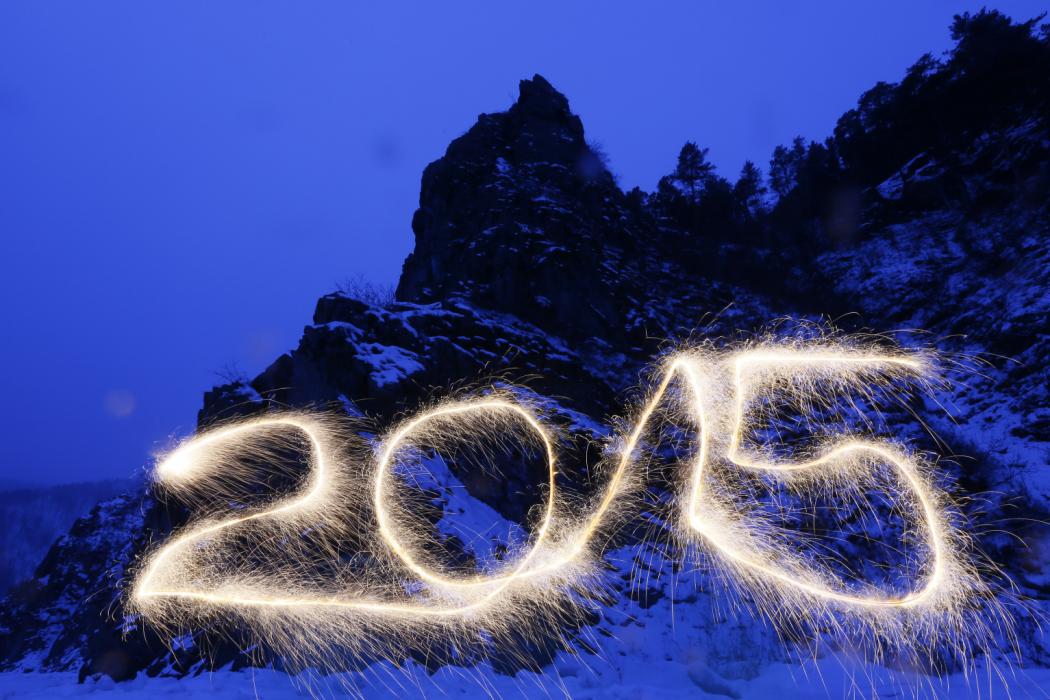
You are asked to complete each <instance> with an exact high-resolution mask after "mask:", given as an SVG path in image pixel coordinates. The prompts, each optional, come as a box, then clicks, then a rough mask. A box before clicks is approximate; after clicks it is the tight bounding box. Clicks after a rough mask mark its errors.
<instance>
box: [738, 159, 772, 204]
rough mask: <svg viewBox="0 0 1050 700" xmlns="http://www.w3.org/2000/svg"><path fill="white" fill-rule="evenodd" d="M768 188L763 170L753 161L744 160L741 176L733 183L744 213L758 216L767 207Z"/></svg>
mask: <svg viewBox="0 0 1050 700" xmlns="http://www.w3.org/2000/svg"><path fill="white" fill-rule="evenodd" d="M768 191H769V190H768V188H767V187H766V185H765V182H764V181H763V179H762V171H761V170H760V169H759V168H758V166H757V165H755V164H754V163H752V162H751V161H749V160H748V161H744V167H743V168H741V169H740V177H739V178H738V179H737V181H736V184H735V185H733V196H734V197H735V198H736V201H737V203H738V205H739V206H740V208H741V209H742V210H743V212H744V214H745V215H747V216H749V217H754V216H757V215H758V214H759V213H761V212H762V210H763V208H764V207H765V196H766V193H767V192H768Z"/></svg>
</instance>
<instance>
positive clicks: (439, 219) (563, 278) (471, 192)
mask: <svg viewBox="0 0 1050 700" xmlns="http://www.w3.org/2000/svg"><path fill="white" fill-rule="evenodd" d="M632 225H638V222H636V221H631V220H630V217H629V216H628V215H627V213H626V211H625V207H624V196H623V194H622V193H621V192H620V190H619V188H618V187H617V186H616V184H615V182H614V181H613V178H612V176H611V175H610V174H609V172H608V170H607V169H606V167H605V165H604V164H603V163H602V161H601V159H600V158H599V156H598V155H597V154H596V153H594V152H593V151H592V150H591V149H590V148H589V147H588V145H587V142H586V141H585V140H584V134H583V125H582V123H581V122H580V119H579V117H577V116H576V115H574V114H572V112H570V111H569V102H568V100H567V99H566V98H565V97H564V96H563V95H561V94H560V93H558V92H557V91H556V90H555V89H554V88H553V87H551V85H550V83H548V82H547V81H546V80H544V79H543V78H542V77H540V76H538V75H537V76H536V77H534V78H533V79H532V80H523V81H522V82H521V85H520V96H519V98H518V101H517V102H516V103H515V104H514V105H513V106H512V107H511V108H510V109H509V110H507V111H506V112H502V113H499V114H483V115H481V116H480V117H479V118H478V122H477V124H475V125H474V126H473V127H472V128H471V129H470V131H468V132H467V133H466V134H464V135H463V136H461V137H459V138H458V139H456V140H455V141H453V142H452V143H451V144H450V145H449V147H448V151H447V152H446V153H445V156H444V157H442V158H440V159H439V160H437V161H435V162H433V163H431V164H430V165H429V166H427V169H426V170H425V171H424V173H423V183H422V187H421V190H420V196H419V209H418V210H417V211H416V213H415V216H414V217H413V219H412V230H413V231H414V232H415V236H416V247H415V251H414V252H413V253H412V254H411V255H410V256H409V257H408V259H407V260H406V261H405V265H404V271H403V273H402V276H401V282H400V284H399V285H398V289H397V297H398V299H400V300H403V301H410V302H416V303H428V302H433V301H435V300H439V299H449V298H452V297H457V296H459V297H466V298H470V299H471V300H473V301H474V303H476V304H478V305H479V306H483V307H486V308H489V309H493V310H496V311H502V312H505V313H511V314H514V315H515V316H518V317H519V318H521V319H524V320H527V321H533V322H541V323H542V325H544V326H546V327H550V328H556V329H558V330H559V331H561V334H562V335H565V336H566V337H571V338H574V339H575V338H586V337H589V336H594V335H597V336H608V335H609V334H610V333H614V334H616V335H619V334H620V333H621V331H622V328H621V327H620V324H619V323H618V322H619V321H620V320H621V314H622V310H621V309H620V308H618V307H619V304H618V303H617V296H616V291H617V289H616V288H617V280H615V279H612V278H611V277H610V275H609V274H608V271H607V270H604V269H603V267H602V265H603V263H604V262H606V260H607V258H608V250H607V248H608V247H610V246H621V247H622V246H623V245H624V243H625V242H626V241H627V240H628V239H629V238H630V235H629V233H628V229H629V228H630V227H631V226H632Z"/></svg>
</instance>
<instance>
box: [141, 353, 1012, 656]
mask: <svg viewBox="0 0 1050 700" xmlns="http://www.w3.org/2000/svg"><path fill="white" fill-rule="evenodd" d="M659 371H660V375H659V381H658V382H657V383H656V385H655V387H654V388H653V390H652V391H651V392H650V394H649V396H648V398H647V400H646V401H644V402H643V404H642V405H641V407H640V410H639V411H638V413H637V416H636V419H635V421H634V423H633V427H632V428H631V429H630V430H629V431H627V432H625V433H623V434H621V435H619V436H618V437H617V438H616V440H614V441H613V442H612V443H611V444H610V446H609V449H608V450H607V456H606V460H605V467H606V471H607V474H608V475H607V478H606V481H605V484H604V485H603V487H602V489H601V491H600V492H599V494H598V495H597V496H596V497H594V499H593V500H592V501H591V502H590V503H587V504H582V503H579V502H575V503H571V502H569V499H567V498H564V497H561V496H560V495H559V493H558V489H557V473H558V459H557V455H558V444H559V439H558V437H557V435H556V434H555V432H554V431H553V430H552V429H551V428H550V427H548V425H547V424H545V423H544V421H543V420H542V419H541V417H540V415H539V413H538V411H537V410H535V409H534V408H532V407H530V406H528V405H526V404H524V403H522V402H521V401H519V400H516V399H515V398H514V396H513V395H512V394H511V393H508V392H502V393H500V392H495V393H493V394H490V395H488V396H485V397H481V398H476V399H468V400H462V401H456V402H450V403H446V404H441V405H438V406H436V407H434V408H431V409H429V410H426V411H423V412H422V413H420V414H418V415H417V416H415V417H413V418H410V419H409V420H406V421H405V422H403V423H401V424H400V425H398V426H396V427H395V428H394V429H393V430H391V431H390V433H388V434H387V435H386V436H385V437H383V438H382V439H380V440H379V441H378V443H377V445H376V447H375V449H374V450H372V451H371V452H369V451H368V449H367V446H366V445H365V444H364V443H363V441H362V440H361V439H359V438H356V437H355V436H354V435H352V433H351V432H350V431H348V429H347V428H345V427H344V426H341V425H340V424H339V423H338V422H336V421H335V420H334V419H332V418H330V417H325V416H319V415H312V414H305V413H286V414H278V415H270V416H265V417H262V418H256V419H252V420H248V421H244V422H239V423H235V424H232V425H227V426H225V427H220V428H218V429H215V430H211V431H208V432H205V433H203V434H202V435H199V436H197V437H195V438H192V439H189V440H187V441H186V442H184V443H183V444H181V445H180V446H179V447H178V448H177V449H175V450H174V451H173V452H171V453H170V454H168V455H167V456H166V457H165V458H164V459H162V460H161V461H160V463H159V464H158V466H157V468H156V480H157V483H158V484H159V485H160V486H162V487H163V488H165V489H168V490H170V491H172V492H173V493H175V494H177V495H178V496H180V497H181V498H182V499H183V500H184V501H185V502H187V503H191V504H197V505H198V506H199V507H201V508H203V509H204V510H205V515H204V517H202V518H201V519H199V520H198V521H197V522H195V523H193V524H191V525H189V526H187V527H186V528H184V529H183V530H181V531H180V532H179V533H177V534H176V535H175V536H174V537H173V538H172V539H171V540H170V541H168V542H167V543H165V544H164V545H163V546H161V547H160V548H159V549H157V550H156V551H155V552H153V553H152V554H150V555H149V556H148V557H146V558H145V560H144V561H143V563H142V565H141V566H140V568H139V571H138V573H137V576H136V579H135V582H134V584H133V587H132V589H131V591H130V605H131V607H132V608H133V610H135V611H137V612H139V613H141V614H143V615H144V616H145V617H146V618H148V619H150V620H152V621H153V622H155V623H156V624H158V625H160V626H161V627H168V628H170V627H178V626H180V625H186V624H187V623H188V622H194V621H206V620H215V619H224V618H228V617H231V616H233V617H235V618H236V619H238V620H240V621H242V622H244V623H246V624H247V625H248V626H249V627H250V628H251V629H253V630H255V631H256V633H257V634H258V635H259V636H260V638H261V639H263V640H265V641H266V642H267V643H268V644H269V645H270V646H272V647H274V648H276V649H277V650H279V651H281V652H282V653H284V654H286V655H290V656H292V657H295V658H298V659H300V660H302V661H303V662H304V663H310V662H311V661H312V660H314V659H313V657H316V656H318V655H319V650H323V649H326V648H334V647H336V646H341V647H344V648H346V647H349V648H352V649H368V650H370V651H373V652H374V651H375V650H377V649H379V650H380V651H379V653H385V652H383V651H382V649H386V648H389V647H390V646H394V645H396V644H398V643H402V644H404V643H412V644H426V643H428V641H433V640H434V639H435V636H436V635H442V636H444V637H451V639H452V640H453V643H456V640H459V642H467V641H470V640H477V639H480V638H489V639H492V640H499V639H500V638H501V635H506V634H510V633H511V631H514V632H515V633H520V632H521V630H528V631H529V632H528V633H530V634H534V635H536V636H537V637H539V636H542V635H543V634H544V627H545V625H544V624H542V623H543V622H545V621H547V622H550V621H552V620H553V621H554V622H555V623H557V621H558V620H561V619H564V618H565V617H567V616H569V615H571V614H572V611H573V610H575V606H576V605H577V604H578V603H577V602H574V601H578V600H579V598H580V597H582V598H584V599H586V598H587V596H588V595H589V592H593V591H598V590H600V581H599V577H598V575H597V567H596V564H597V562H598V561H599V560H600V558H601V553H602V547H603V546H605V544H607V542H608V540H609V538H610V537H611V536H612V534H613V532H612V531H613V530H614V529H615V524H616V523H617V522H618V521H619V520H620V519H622V518H623V517H625V516H624V509H625V508H626V507H627V504H630V503H631V502H632V499H631V496H632V494H636V493H637V492H638V491H639V490H640V487H641V485H642V482H643V476H642V475H641V474H639V471H640V470H639V469H637V468H635V467H636V463H637V461H638V458H639V454H640V453H641V452H642V451H644V450H645V449H646V448H647V446H649V442H647V439H646V438H647V437H648V436H651V435H652V433H653V432H654V429H653V423H654V421H653V419H654V416H656V415H657V414H658V413H659V414H660V415H661V417H663V418H666V419H667V420H669V421H671V422H674V423H676V424H680V425H687V426H690V427H689V428H688V431H689V432H690V433H691V434H692V435H694V437H695V449H693V450H692V451H691V455H690V456H689V458H688V459H687V460H685V463H684V465H683V466H684V467H685V468H684V469H682V470H680V471H681V472H682V473H681V476H680V486H679V487H678V502H679V508H678V511H679V514H678V518H677V519H676V522H678V523H679V525H678V528H677V530H678V532H677V535H678V537H680V538H681V541H682V542H683V544H685V545H686V546H688V547H694V546H695V547H696V548H698V549H699V550H701V551H702V552H704V553H706V554H707V555H709V556H710V559H711V560H712V561H713V562H714V563H715V564H716V565H717V566H718V567H719V571H721V572H722V573H723V574H724V575H725V576H726V577H727V579H728V580H729V581H731V582H733V583H735V584H737V585H739V586H740V588H741V589H743V591H745V592H746V594H747V595H748V597H749V599H750V600H751V602H752V603H753V604H754V605H755V606H757V608H758V609H759V611H761V612H762V613H764V614H766V615H768V616H770V617H771V618H773V619H774V620H775V621H777V622H780V623H784V624H789V625H790V624H792V623H801V622H802V621H807V622H810V623H814V624H816V623H819V624H820V625H822V626H823V628H824V629H825V630H828V631H829V632H830V633H834V632H835V631H840V632H843V633H847V632H852V633H856V634H860V635H861V636H862V637H864V638H866V639H868V640H870V641H873V642H874V643H875V650H876V651H875V653H876V654H883V653H886V651H887V650H888V649H891V650H893V651H895V652H900V653H918V652H919V651H920V648H927V647H930V645H931V644H932V645H933V646H942V645H948V646H950V647H951V648H952V649H953V650H955V652H956V653H957V654H958V655H959V656H962V657H965V656H968V655H970V654H971V653H973V652H975V651H979V650H980V648H981V646H982V644H985V643H986V640H987V639H989V638H990V636H991V629H992V626H993V625H994V624H996V623H995V622H991V621H988V620H982V619H981V618H980V616H979V615H977V614H976V613H975V612H974V610H976V609H977V607H979V606H975V605H974V604H973V601H975V600H976V599H980V598H982V597H985V596H986V593H987V591H988V588H987V584H986V583H985V582H984V581H983V580H982V578H981V576H980V575H979V571H978V566H977V565H976V563H975V562H976V559H975V556H976V555H975V554H974V552H973V548H972V546H971V545H970V543H969V541H968V540H967V538H966V537H965V535H964V533H963V532H962V530H961V529H960V528H959V527H958V520H957V519H958V514H957V513H955V512H954V510H953V508H952V507H951V506H950V504H949V502H948V500H947V497H946V496H945V495H944V494H943V493H942V492H941V491H940V490H938V489H937V488H936V487H935V486H934V484H933V482H932V479H931V470H930V467H929V465H927V464H926V463H924V462H923V461H921V460H920V459H919V458H918V457H916V456H915V455H913V454H910V453H909V452H907V451H906V450H905V449H903V448H902V447H900V446H898V445H895V444H893V443H891V442H888V441H879V440H875V439H873V438H870V437H865V436H855V435H851V434H839V435H838V436H837V437H836V438H835V439H832V440H829V441H827V442H826V443H825V444H823V445H818V446H817V447H815V448H811V449H804V448H798V449H796V450H795V455H794V456H795V457H796V458H795V459H793V460H787V459H782V458H778V457H777V456H776V455H775V454H773V451H772V449H771V448H769V447H768V446H767V447H762V446H759V445H752V444H751V443H757V442H759V440H758V439H757V436H759V435H760V434H761V433H762V432H763V430H768V429H769V428H770V426H772V425H773V424H775V423H776V421H778V420H780V419H782V418H783V415H784V409H782V408H778V406H777V404H778V403H782V404H786V405H787V406H790V407H791V408H792V409H793V410H794V411H795V412H797V413H798V414H799V415H801V416H803V417H806V418H812V419H814V420H815V421H817V422H818V423H819V422H820V417H819V416H820V413H821V411H823V410H826V409H829V408H831V407H832V406H833V404H834V401H835V398H836V397H839V396H845V395H848V394H853V395H859V396H861V397H868V398H870V397H871V396H872V395H873V393H874V392H875V391H877V390H888V391H892V390H893V388H894V387H895V386H897V385H899V384H900V383H902V382H909V381H912V382H922V381H924V377H926V376H927V375H928V373H929V371H930V363H929V362H928V360H927V358H926V357H924V356H922V355H921V354H904V353H893V352H886V351H876V350H873V349H871V348H866V347H862V346H859V345H857V344H850V343H847V342H839V343H832V342H816V341H815V342H811V343H809V344H802V343H796V344H789V343H779V344H776V343H770V344H765V345H754V346H752V347H746V348H744V349H741V350H737V351H733V352H717V351H714V350H710V349H688V350H683V351H681V352H677V353H675V354H673V355H671V356H670V357H669V358H668V359H667V360H666V361H665V362H664V363H663V364H662V365H661V367H660V368H659ZM507 435H515V436H517V437H518V438H519V440H520V441H521V444H522V445H530V446H531V447H532V448H535V450H534V451H535V452H536V453H538V454H542V455H543V457H544V458H545V460H546V463H547V470H548V479H547V482H546V489H545V494H544V495H545V499H544V503H543V506H542V509H541V512H540V514H539V516H538V517H537V518H536V522H534V523H532V528H531V530H532V535H531V539H530V542H529V543H528V546H527V547H523V548H520V549H519V550H518V551H514V552H511V554H510V555H509V556H508V557H506V558H505V560H504V561H501V562H499V563H498V564H496V565H494V566H493V567H491V569H492V570H490V571H486V572H483V573H474V574H472V575H463V574H462V572H460V571H456V570H454V569H451V568H449V567H447V566H443V565H442V564H441V563H440V562H436V561H433V559H434V556H433V554H432V552H433V550H434V544H435V543H434V541H433V538H432V536H431V534H430V533H429V532H428V531H427V529H426V528H425V527H422V528H421V527H420V526H419V522H418V519H416V518H415V516H414V513H413V508H412V503H411V501H409V500H407V499H406V498H405V497H404V496H403V494H402V492H403V491H404V483H403V482H404V479H403V478H399V474H400V475H402V476H403V474H404V472H405V471H406V469H408V468H409V467H410V466H411V465H412V464H417V463H419V462H420V461H421V460H422V459H424V458H425V456H426V455H427V454H434V453H440V452H443V451H446V450H453V449H454V448H455V445H456V444H457V443H461V442H462V443H465V444H480V443H482V442H484V441H486V440H504V439H505V436H507ZM290 454H300V455H305V456H306V461H307V464H308V467H309V468H308V473H307V476H306V478H305V480H303V482H302V484H301V485H300V486H299V488H298V491H297V492H296V493H295V494H293V495H291V496H287V497H284V498H281V499H278V500H276V501H273V502H270V503H268V504H264V505H261V506H260V505H253V506H246V505H244V504H243V500H244V499H245V497H247V496H250V495H251V493H252V492H253V488H252V484H253V482H255V481H257V480H258V478H259V470H260V469H261V468H262V469H266V468H269V469H274V468H276V467H275V465H280V464H287V463H288V462H289V455H290ZM797 457H801V458H800V459H799V458H797ZM287 469H289V470H292V468H291V467H289V468H287ZM293 471H294V470H293ZM286 476H287V474H286ZM742 478H751V479H760V480H761V479H766V480H773V481H775V482H778V483H782V484H783V485H784V486H785V487H786V488H787V489H788V491H789V492H790V493H793V494H806V493H813V492H819V493H824V494H832V495H834V496H836V497H838V498H840V499H842V500H844V501H845V502H848V503H850V504H854V505H855V504H860V503H861V502H862V501H863V500H864V498H865V497H866V494H867V493H869V492H870V491H872V490H873V489H874V490H879V489H881V490H883V491H885V492H887V493H888V494H889V495H890V496H891V497H892V500H893V501H894V506H893V508H894V512H895V513H898V512H899V513H900V514H901V515H902V517H905V518H907V519H908V521H909V523H910V524H909V528H908V530H907V532H908V533H909V537H908V538H907V539H908V543H909V544H910V545H913V548H914V549H916V550H918V551H919V552H920V553H921V554H922V556H923V557H924V561H923V562H921V563H920V564H919V565H918V566H917V567H915V568H916V570H917V573H918V574H920V575H919V577H918V578H919V582H918V583H916V584H913V585H911V586H910V588H909V589H908V590H906V591H903V592H899V591H895V590H894V591H885V590H880V589H879V588H878V587H876V586H875V585H874V584H864V583H859V582H849V581H845V580H843V579H842V578H841V576H840V575H837V574H836V572H835V570H834V568H833V567H831V566H828V565H826V562H823V561H822V560H821V558H820V557H814V556H811V555H809V554H807V553H806V551H805V550H804V549H803V548H800V547H798V546H797V544H795V543H793V542H792V540H791V538H790V536H789V534H790V533H787V531H786V530H785V529H784V528H783V527H778V526H777V525H776V524H775V523H774V522H773V519H771V518H770V517H769V516H768V514H767V515H763V514H762V512H761V509H760V508H759V507H758V505H757V501H756V497H754V496H752V495H749V494H750V492H751V491H753V490H754V488H755V487H754V485H753V484H752V486H750V487H748V488H743V487H742V486H741V483H740V479H742ZM256 490H257V489H256ZM231 499H232V500H235V501H237V503H238V508H239V510H241V511H243V514H237V515H232V516H231V515H230V514H229V513H228V507H229V505H230V501H231ZM209 502H210V503H211V505H210V506H208V503H209ZM224 509H225V510H224ZM579 513H586V515H584V516H582V517H581V516H580V515H579ZM350 554H352V555H353V556H352V557H351V558H350V560H349V561H347V559H346V557H347V556H348V555H350ZM547 626H548V627H549V625H547ZM555 626H556V624H555ZM384 644H386V645H388V646H387V647H384V646H383V645H384ZM926 650H927V651H928V650H929V649H926Z"/></svg>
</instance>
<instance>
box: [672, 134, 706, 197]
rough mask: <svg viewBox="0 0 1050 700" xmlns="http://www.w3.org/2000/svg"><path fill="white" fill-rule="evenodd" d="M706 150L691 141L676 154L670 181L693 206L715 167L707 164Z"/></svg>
mask: <svg viewBox="0 0 1050 700" xmlns="http://www.w3.org/2000/svg"><path fill="white" fill-rule="evenodd" d="M707 150H708V149H706V148H700V147H698V146H697V145H696V144H695V143H693V142H692V141H686V143H685V145H684V146H682V150H681V151H679V153H678V165H677V166H676V167H675V169H674V173H673V174H672V175H671V179H672V180H673V181H674V182H675V183H676V184H677V185H678V186H679V188H680V189H681V191H682V192H683V193H684V194H685V195H687V196H688V198H689V200H690V201H691V202H692V203H694V204H695V203H696V202H697V200H698V199H699V195H700V194H701V193H702V192H703V188H704V184H705V183H706V181H707V180H708V179H709V178H710V177H711V176H712V174H713V173H714V170H715V166H714V165H713V164H712V163H709V162H707Z"/></svg>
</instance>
